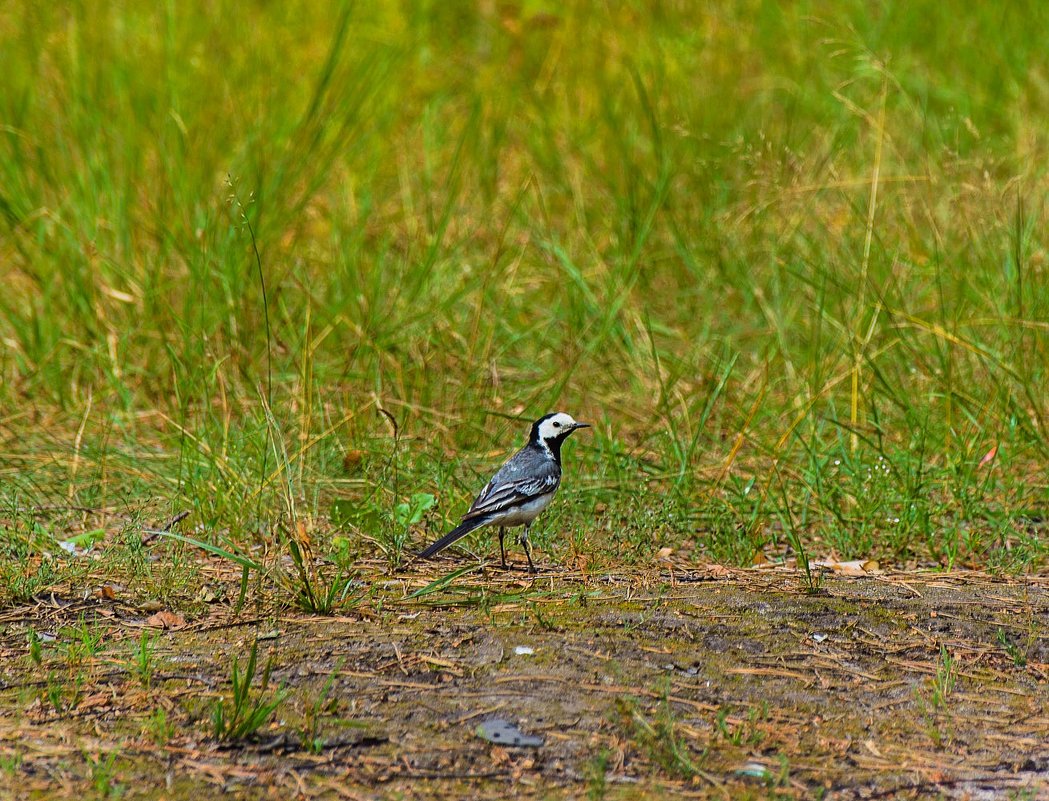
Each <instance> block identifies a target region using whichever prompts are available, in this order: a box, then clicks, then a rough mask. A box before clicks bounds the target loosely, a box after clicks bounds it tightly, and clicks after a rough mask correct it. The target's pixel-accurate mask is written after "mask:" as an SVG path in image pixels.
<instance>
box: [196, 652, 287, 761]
mask: <svg viewBox="0 0 1049 801" xmlns="http://www.w3.org/2000/svg"><path fill="white" fill-rule="evenodd" d="M258 655H259V641H258V640H257V639H256V640H255V641H254V642H253V643H252V645H251V653H250V655H249V656H248V663H247V665H245V667H244V671H243V672H241V670H240V663H239V660H238V659H237V657H233V664H232V666H231V668H230V683H231V684H232V688H233V695H232V697H231V698H229V699H228V700H227V699H225V698H220V699H219V700H217V701H216V702H215V705H214V707H213V708H212V711H211V731H212V735H213V736H214V737H215V739H216V740H240V739H243V738H245V737H249V736H251V735H252V734H254V733H255V732H256V731H258V730H259V729H260V728H261V727H262V726H264V725H266V723H267V722H268V721H269V719H270V718H271V717H272V716H273V713H274V712H275V711H276V710H277V707H279V706H280V705H281V703H282V702H283V701H284V699H285V698H286V697H287V692H286V691H285V690H283V689H279V690H277V692H276V693H274V694H272V695H270V694H269V693H268V690H269V681H270V672H271V670H272V668H273V659H272V657H271V658H270V659H268V660H267V661H266V667H265V669H264V670H263V671H262V675H261V677H259V683H258V687H257V688H255V689H254V690H253V687H252V685H253V684H254V683H255V679H256V675H255V672H256V668H257V666H258Z"/></svg>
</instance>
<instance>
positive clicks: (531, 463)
mask: <svg viewBox="0 0 1049 801" xmlns="http://www.w3.org/2000/svg"><path fill="white" fill-rule="evenodd" d="M560 484H561V468H560V467H558V466H557V462H555V461H553V460H552V459H545V458H543V457H542V456H540V455H539V454H536V453H535V452H534V451H532V450H529V449H524V450H521V451H518V452H517V453H516V454H515V455H514V456H513V457H512V458H511V459H510V460H509V461H507V463H506V464H504V465H503V466H502V467H500V468H499V472H497V473H496V474H495V475H494V476H492V480H491V481H489V482H488V486H486V487H485V488H484V489H483V490H481V494H480V495H478V496H477V500H475V501H474V502H473V506H471V507H470V511H468V512H467V513H466V514H465V515H463V520H470V519H471V518H474V517H480V516H481V515H487V514H492V513H494V512H502V511H505V510H506V509H509V508H510V507H513V506H517V505H518V504H521V503H525V502H527V501H530V500H533V499H535V498H538V497H540V496H542V495H549V494H550V493H551V492H553V491H554V490H556V489H557V487H558V486H559V485H560Z"/></svg>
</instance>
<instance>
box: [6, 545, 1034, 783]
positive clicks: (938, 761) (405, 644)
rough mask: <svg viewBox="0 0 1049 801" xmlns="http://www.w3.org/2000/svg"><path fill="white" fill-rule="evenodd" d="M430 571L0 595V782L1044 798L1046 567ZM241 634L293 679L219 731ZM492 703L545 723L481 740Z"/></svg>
mask: <svg viewBox="0 0 1049 801" xmlns="http://www.w3.org/2000/svg"><path fill="white" fill-rule="evenodd" d="M452 567H454V564H453V563H452V562H451V561H448V562H445V563H439V564H438V566H437V567H436V568H434V569H440V570H444V571H445V572H447V571H448V570H450V569H451V568H452ZM435 575H437V574H435ZM432 579H433V576H430V577H424V576H416V575H413V574H412V572H411V571H408V572H407V573H405V574H401V575H395V576H393V577H390V576H385V577H383V576H379V575H377V576H375V578H374V580H375V581H376V582H377V585H376V592H375V593H374V594H373V595H372V596H371V597H370V599H369V601H368V602H367V603H366V604H363V605H362V606H361V607H360V608H359V609H358V610H357V611H355V612H353V613H351V614H346V615H343V616H340V617H329V618H325V617H316V616H304V615H279V616H266V615H259V614H258V613H257V612H256V613H251V612H247V611H245V612H243V613H242V614H240V615H234V614H233V612H232V610H231V607H230V605H229V604H228V603H224V602H222V600H221V597H220V598H219V599H218V600H217V601H215V602H213V603H210V604H208V605H202V606H201V607H200V608H201V613H200V614H199V615H198V616H196V617H194V616H193V615H185V616H182V615H177V614H171V615H170V616H169V619H168V620H166V621H165V620H158V619H157V617H156V616H155V615H156V613H155V612H152V613H151V612H150V610H144V609H142V608H140V607H136V606H135V605H133V604H130V603H125V602H122V601H121V600H120V599H119V595H118V596H117V597H116V598H107V597H106V596H108V595H111V594H112V593H106V592H98V593H83V592H82V593H80V595H73V594H72V593H71V594H70V595H68V596H65V597H63V596H62V595H60V594H58V593H55V594H54V595H49V596H47V597H38V598H36V599H35V601H34V602H33V603H30V604H27V605H24V606H20V607H17V608H12V609H8V610H6V611H4V612H3V613H2V614H0V656H2V660H0V797H3V798H73V797H88V798H90V797H118V796H122V797H125V798H150V799H173V800H174V799H188V798H194V799H202V798H215V797H223V796H226V795H227V794H228V795H229V796H230V797H244V798H282V799H283V798H300V797H301V798H331V799H337V798H351V799H371V798H405V799H414V798H449V799H451V798H456V799H458V798H579V799H584V798H586V799H599V798H614V799H626V798H662V797H667V796H670V795H674V796H680V797H704V798H705V797H710V798H732V799H736V798H771V797H782V798H819V797H823V798H834V799H874V798H949V799H994V798H1031V799H1035V798H1049V630H1047V622H1049V592H1047V590H1049V579H1045V578H1013V579H1006V578H994V577H991V576H987V575H984V574H977V573H949V574H940V573H926V574H920V573H919V574H914V573H909V574H905V575H904V574H899V575H896V574H878V575H869V576H864V577H848V578H847V577H843V576H840V575H831V576H828V577H827V578H826V579H825V580H824V582H823V586H822V589H821V591H820V592H819V593H817V594H811V593H808V592H806V589H805V584H804V582H803V580H802V578H801V577H800V575H799V574H798V573H797V572H796V571H793V570H784V569H765V570H727V569H724V568H720V567H716V566H711V567H709V568H703V569H696V568H692V569H685V568H680V569H675V570H668V569H665V568H664V569H660V570H653V571H652V572H650V573H646V574H641V573H637V574H627V575H624V574H618V575H615V576H587V577H585V578H584V577H583V576H582V575H580V574H579V573H569V572H554V573H550V572H546V573H543V574H541V575H540V576H539V577H537V578H535V579H532V578H530V577H528V576H526V575H525V574H523V573H520V572H510V573H503V572H499V571H496V572H490V573H488V574H482V573H474V574H467V575H464V576H461V577H460V578H458V579H456V580H455V581H454V582H453V583H452V584H451V585H450V586H448V587H444V588H441V589H439V590H437V591H434V592H430V593H428V594H425V595H423V596H421V597H418V598H414V599H412V598H408V596H410V595H411V593H412V592H413V591H415V590H418V589H420V588H422V587H424V586H426V585H427V584H428V582H429V581H431V580H432ZM84 595H87V596H88V597H86V598H85V597H84ZM160 625H168V626H170V628H168V629H163V630H162V629H160V628H157V627H158V626H160ZM30 630H34V631H36V632H38V634H40V635H42V637H43V643H42V653H38V654H37V657H36V658H35V659H34V658H32V657H31V655H30V653H29V651H30V649H29V647H28V646H27V642H28V638H29V637H30V636H31V635H29V631H30ZM85 631H98V632H100V633H101V635H102V636H101V641H100V643H99V644H96V645H95V646H94V647H92V648H89V649H87V651H89V652H90V653H89V654H87V655H85V653H84V652H83V650H81V651H77V650H76V649H75V648H73V647H72V645H75V642H76V640H77V639H78V638H79V639H80V640H84V639H85V637H87V635H85V634H84V632H85ZM143 631H152V632H153V633H154V636H155V638H156V639H155V640H154V641H153V642H154V645H153V648H154V650H153V655H152V659H153V662H154V663H155V670H154V672H153V674H152V677H151V679H150V680H149V681H148V686H147V682H146V681H144V680H143V679H142V677H141V675H137V674H136V670H135V668H134V667H133V665H134V660H135V656H134V655H135V652H136V648H138V647H139V643H140V638H141V633H142V632H143ZM78 632H79V633H78ZM256 636H257V637H258V638H259V644H260V653H261V654H262V655H263V656H264V657H266V658H268V657H272V660H273V670H272V677H271V690H270V692H271V693H272V692H273V689H272V688H273V687H276V686H282V687H283V688H284V690H285V691H286V692H287V697H286V699H285V700H284V701H283V702H282V704H281V705H280V706H279V707H278V708H277V712H276V714H275V716H274V718H273V720H272V721H271V722H270V723H269V724H267V725H266V726H264V727H262V728H261V729H260V730H259V731H258V732H257V734H256V735H255V736H253V737H251V738H249V739H247V740H244V741H238V742H234V743H228V742H218V741H216V740H215V739H214V738H213V737H212V724H211V721H210V719H209V716H210V710H211V709H212V707H213V705H214V703H215V701H216V699H218V698H219V697H220V696H225V697H228V696H229V694H230V665H231V663H232V660H233V657H234V656H238V657H239V660H240V664H242V665H243V661H244V660H245V659H246V655H247V653H248V652H249V650H250V647H251V643H252V642H253V640H254V639H255V637H256ZM63 643H65V644H66V647H64V648H63V647H62V646H63ZM71 644H72V645H71ZM332 677H333V678H332ZM329 680H330V682H329ZM56 687H61V688H63V689H62V690H61V691H58V690H55V688H56ZM55 693H59V694H60V695H61V694H62V693H65V695H64V696H63V698H62V699H60V700H59V701H58V702H56V701H55V698H54V697H53V696H54V694H55ZM493 720H503V721H506V722H507V723H510V724H513V725H514V726H516V727H518V728H519V729H520V731H521V732H523V733H524V734H526V735H532V736H538V737H540V738H541V740H542V745H540V746H539V747H521V748H514V747H506V746H503V745H499V744H493V743H491V742H488V741H486V740H485V739H483V738H482V737H481V736H479V734H478V727H479V726H480V725H481V724H485V723H487V722H491V721H493Z"/></svg>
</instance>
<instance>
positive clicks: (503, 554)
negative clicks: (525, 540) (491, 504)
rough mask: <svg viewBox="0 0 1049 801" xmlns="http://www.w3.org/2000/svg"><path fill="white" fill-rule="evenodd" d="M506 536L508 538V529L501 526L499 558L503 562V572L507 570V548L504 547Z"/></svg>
mask: <svg viewBox="0 0 1049 801" xmlns="http://www.w3.org/2000/svg"><path fill="white" fill-rule="evenodd" d="M504 536H506V529H505V528H503V527H502V526H499V558H500V559H501V560H502V562H503V570H506V548H504V547H503V537H504Z"/></svg>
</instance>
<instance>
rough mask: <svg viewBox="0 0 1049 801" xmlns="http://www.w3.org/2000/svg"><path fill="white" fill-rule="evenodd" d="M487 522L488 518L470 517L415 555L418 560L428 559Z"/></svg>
mask: <svg viewBox="0 0 1049 801" xmlns="http://www.w3.org/2000/svg"><path fill="white" fill-rule="evenodd" d="M487 522H488V517H485V516H482V517H472V518H470V519H469V520H466V521H464V522H462V523H460V524H459V525H457V526H456V527H455V528H453V529H452V530H451V531H449V532H448V533H447V534H445V535H444V536H443V537H441V538H440V539H439V540H437V542H435V543H433V544H432V545H427V546H426V547H425V548H423V549H422V550H421V551H419V553H418V554H416V555H417V556H418V557H419V558H420V559H429V558H430V557H431V556H433V555H434V554H437V553H440V552H441V551H443V550H444V549H445V548H447V547H448V546H449V545H451V544H452V543H453V542H455V541H456V540H461V539H462V538H463V537H465V536H466V535H467V534H469V533H470V532H471V531H473V530H474V529H475V528H480V527H481V526H483V525H484V524H485V523H487Z"/></svg>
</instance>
